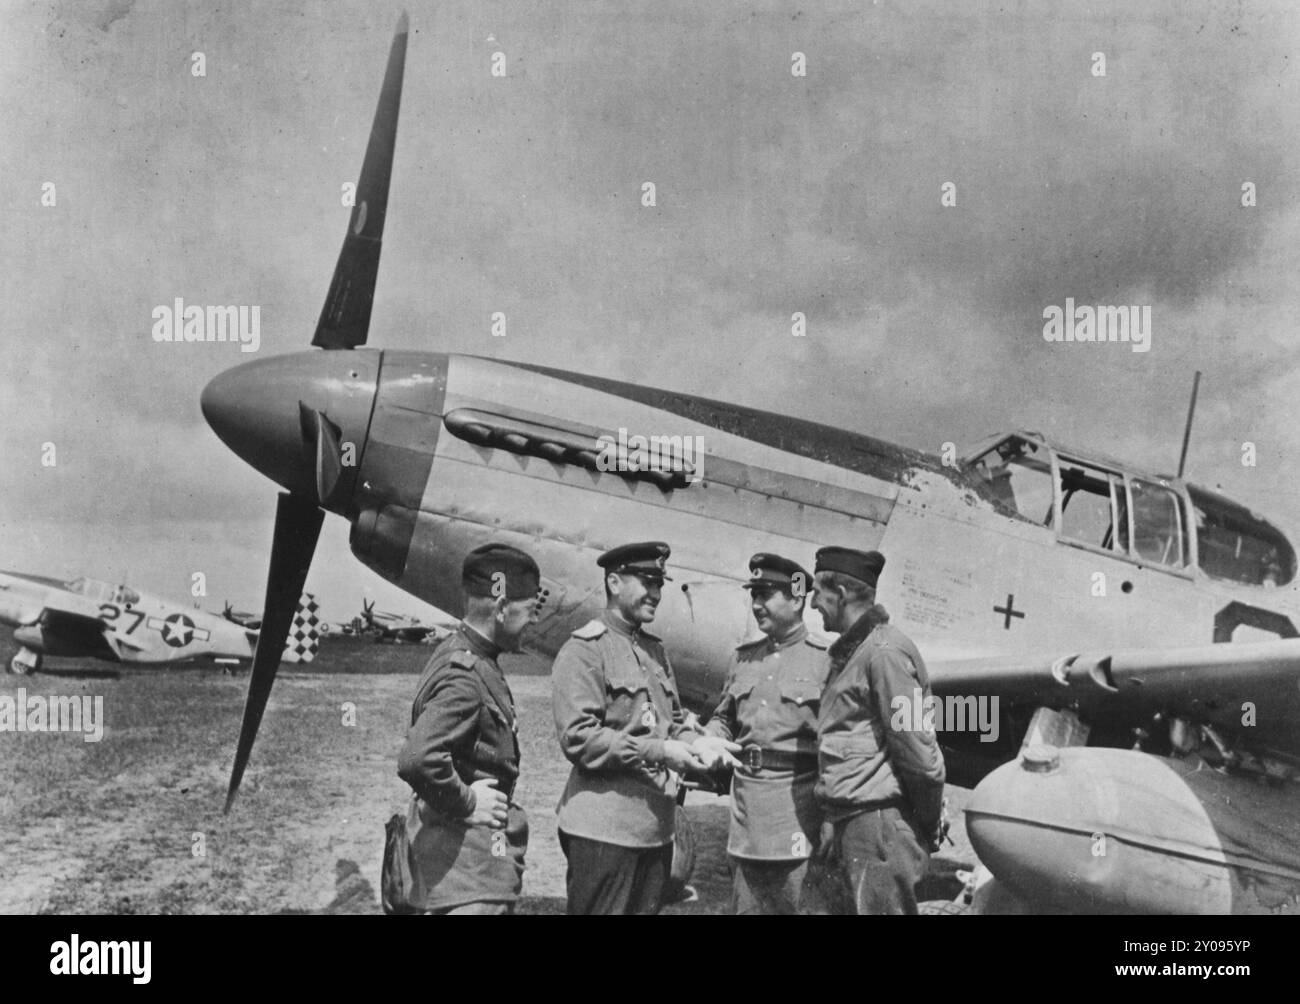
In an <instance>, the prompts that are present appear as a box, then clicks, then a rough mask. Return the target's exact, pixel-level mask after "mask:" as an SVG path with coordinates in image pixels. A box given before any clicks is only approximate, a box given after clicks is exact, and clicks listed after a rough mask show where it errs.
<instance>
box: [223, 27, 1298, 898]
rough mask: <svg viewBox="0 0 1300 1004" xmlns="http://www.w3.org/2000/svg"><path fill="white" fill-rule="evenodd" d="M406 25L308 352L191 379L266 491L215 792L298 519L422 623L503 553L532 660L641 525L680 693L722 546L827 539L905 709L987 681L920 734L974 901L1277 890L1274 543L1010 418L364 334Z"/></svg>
mask: <svg viewBox="0 0 1300 1004" xmlns="http://www.w3.org/2000/svg"><path fill="white" fill-rule="evenodd" d="M406 43H407V22H406V18H405V16H403V18H402V20H401V22H400V24H399V26H398V31H397V35H396V37H395V39H394V41H393V44H392V48H391V51H390V54H389V60H388V66H387V72H386V75H385V78H384V83H383V87H382V90H381V94H380V98H379V104H378V108H377V111H376V114H375V118H374V124H373V127H372V131H371V135H370V140H369V145H368V147H367V150H366V154H365V160H364V164H363V167H362V171H361V176H360V181H359V184H358V188H357V201H356V205H355V207H354V209H353V211H352V214H351V218H350V221H349V225H348V230H347V234H346V236H345V238H344V242H343V247H342V251H341V253H340V255H339V259H338V263H337V266H336V269H335V272H334V276H333V280H332V282H331V283H330V287H329V291H328V294H327V296H326V299H325V305H324V308H323V310H322V312H321V315H320V319H319V321H318V324H317V327H316V331H315V335H314V337H313V339H312V345H313V346H314V347H315V349H314V350H309V351H303V352H297V353H292V354H289V355H284V356H279V357H274V358H268V359H261V360H257V361H255V362H250V363H247V364H245V365H242V366H239V367H236V368H234V369H231V370H228V371H226V372H224V373H222V374H220V375H218V376H217V377H216V378H215V379H213V380H212V381H211V382H210V383H209V384H208V386H207V387H206V388H205V390H204V391H203V395H202V408H203V413H204V415H205V417H206V418H207V421H208V423H209V424H210V426H211V427H212V429H213V430H214V431H215V432H216V434H217V435H218V436H219V437H220V438H221V439H222V440H223V441H224V442H225V443H226V445H227V446H229V447H230V448H231V449H232V450H233V451H234V452H235V453H236V454H238V455H239V456H240V457H242V458H243V459H244V460H245V461H247V462H248V463H249V464H251V465H252V466H253V467H255V468H257V469H258V470H259V471H261V472H262V473H264V474H265V475H266V476H267V477H269V478H270V479H271V480H273V481H275V482H276V483H277V484H279V485H280V486H282V487H283V488H284V489H285V492H284V493H282V494H280V495H279V501H278V505H277V510H276V521H275V532H274V538H273V544H272V549H271V558H270V572H269V581H268V588H267V602H266V611H265V614H264V618H263V624H264V628H263V635H262V639H261V642H260V645H259V650H258V652H257V656H256V658H255V660H254V667H253V671H252V676H251V680H250V685H249V693H248V700H247V704H246V708H245V713H244V720H243V724H242V727H241V732H240V736H239V744H238V748H237V752H236V758H235V763H234V768H233V772H232V776H231V782H230V788H229V792H228V796H227V802H226V808H227V810H229V808H230V805H231V801H232V800H233V798H234V796H235V793H236V792H237V790H238V786H239V783H240V779H241V777H242V775H243V771H244V768H245V765H246V763H247V760H248V757H249V753H250V750H251V748H252V744H253V740H254V737H255V735H256V732H257V728H258V724H259V722H260V720H261V716H262V712H263V709H264V707H265V705H266V701H267V697H268V695H269V692H270V689H271V685H272V682H273V679H274V675H275V668H276V659H275V658H274V657H273V656H272V655H271V654H270V653H278V652H279V648H280V644H281V639H282V638H283V634H284V632H285V631H286V630H287V628H288V623H289V617H290V612H291V608H292V602H293V599H294V598H295V597H296V596H297V595H298V594H299V593H300V591H301V590H302V587H303V583H304V580H305V577H306V575H307V572H308V568H309V565H310V563H311V557H312V553H313V550H314V548H315V544H316V540H317V536H318V533H319V530H320V526H321V522H322V519H323V517H324V513H325V512H327V511H328V512H331V513H335V514H336V515H339V516H341V517H343V518H344V519H346V520H347V521H348V522H349V524H350V525H351V533H350V543H351V548H352V551H353V553H354V554H355V555H356V556H357V558H359V559H360V560H361V561H362V562H363V563H365V564H366V565H367V566H369V567H370V568H372V569H374V570H375V571H376V572H378V573H379V574H380V575H382V576H384V577H385V578H386V579H388V580H389V581H391V582H394V583H396V584H397V585H399V586H400V587H402V588H403V589H405V590H407V591H408V592H410V593H411V594H413V595H415V596H418V597H419V598H420V599H422V600H425V601H426V602H429V603H431V604H433V605H435V606H437V607H439V608H440V609H443V610H447V611H449V612H453V613H454V612H457V611H459V610H460V609H461V600H460V597H459V595H458V592H459V590H458V588H457V585H458V581H459V570H460V563H461V560H462V559H463V557H464V556H465V554H466V553H467V552H468V551H469V550H471V549H472V548H474V547H476V546H478V545H481V544H483V543H486V542H489V541H501V542H506V543H510V544H514V545H517V546H519V547H522V548H524V549H525V550H527V551H529V552H530V553H531V554H533V555H534V556H535V557H536V559H537V561H538V563H539V564H540V566H541V568H542V570H543V573H544V579H543V589H542V594H541V596H540V597H539V602H540V618H539V623H538V624H537V630H536V633H535V635H534V636H533V645H534V646H535V647H536V648H537V649H538V650H540V651H541V652H544V653H554V652H555V651H556V650H557V649H558V647H559V646H560V645H561V644H562V643H563V642H564V640H565V639H566V638H567V637H568V635H569V633H570V632H571V631H572V630H573V629H575V628H576V627H577V626H579V625H580V624H582V623H583V622H585V621H586V620H587V619H589V618H590V617H592V616H593V615H594V614H596V612H597V611H598V610H599V608H600V607H602V606H603V596H602V589H601V576H600V575H599V574H598V571H597V568H596V565H595V559H596V556H597V555H598V554H599V553H600V552H602V551H603V550H605V549H607V548H609V547H611V546H613V545H615V544H618V543H622V542H625V541H626V540H628V539H629V538H636V539H642V538H647V539H654V538H657V539H662V540H666V541H669V542H670V543H671V544H672V547H673V553H672V557H671V559H670V565H671V568H670V571H671V574H672V576H673V579H674V581H673V582H672V583H670V584H669V585H668V587H666V588H665V590H664V594H663V600H662V602H661V604H660V606H659V609H658V616H657V618H656V620H655V623H654V627H653V630H654V631H655V632H656V633H657V634H659V635H661V636H662V637H663V638H664V639H665V641H666V643H667V646H668V651H669V654H670V657H671V659H672V661H673V664H674V667H675V669H676V673H677V678H678V681H679V686H680V688H681V691H682V696H683V698H684V700H685V702H686V703H687V704H688V705H689V706H692V707H694V708H697V709H704V708H707V707H709V705H710V703H711V699H712V697H713V696H714V695H715V694H716V693H717V691H718V688H719V686H720V684H721V674H722V671H723V667H724V666H725V665H726V661H727V657H728V654H729V653H730V651H731V650H732V647H733V646H734V645H736V644H737V643H738V642H739V641H741V639H742V638H744V637H745V636H746V635H747V633H749V632H750V631H752V625H751V623H750V619H749V612H748V607H747V602H746V599H745V594H744V593H743V591H742V590H741V589H740V588H739V585H740V583H741V581H742V579H743V576H744V574H745V562H746V559H747V557H748V556H749V555H750V554H752V553H754V552H756V551H771V552H776V553H780V554H784V555H788V556H790V557H792V558H795V559H798V560H801V561H803V562H808V563H810V562H811V561H812V557H813V554H814V551H815V550H816V548H817V547H818V546H820V545H824V544H830V543H834V544H845V545H851V546H855V547H859V548H864V549H871V548H874V549H879V550H881V551H882V552H883V553H884V554H885V555H886V556H887V558H888V565H887V566H886V568H885V571H884V574H883V576H882V578H881V580H880V585H879V592H878V598H879V600H880V602H881V603H883V604H884V606H885V607H886V608H887V609H888V610H890V611H891V613H892V616H893V619H894V621H895V622H896V623H897V624H898V625H899V626H900V627H901V628H902V629H903V630H904V631H906V632H907V633H908V634H909V635H911V636H912V637H913V638H914V639H915V640H916V642H917V643H918V645H919V646H920V648H921V651H922V652H923V653H924V654H925V656H926V659H927V661H928V662H929V664H930V669H931V679H932V684H933V689H934V693H935V695H936V696H937V697H938V698H940V699H941V700H942V701H944V702H946V706H947V707H948V708H949V709H953V708H954V706H955V710H956V711H957V712H958V713H960V712H961V711H963V710H965V709H969V711H970V715H971V716H974V715H975V714H976V709H975V707H973V706H972V705H970V704H968V703H966V702H979V701H980V700H981V699H983V700H984V701H985V703H986V704H988V702H989V701H990V700H991V699H994V698H996V699H997V703H996V705H995V706H994V708H995V710H996V717H995V718H993V719H992V720H991V721H996V723H997V729H996V730H991V729H988V728H985V729H983V730H982V731H981V733H980V734H976V733H975V732H973V731H972V730H971V729H970V728H968V727H960V725H959V723H957V722H956V721H955V719H954V717H953V716H951V715H950V716H948V717H947V718H946V720H945V721H944V728H943V729H942V730H941V741H942V742H943V744H944V748H945V750H946V752H947V758H948V765H949V777H950V780H951V781H952V782H953V783H957V784H961V785H967V786H969V785H977V784H978V787H977V788H976V790H975V792H974V794H973V796H972V799H971V802H970V805H969V807H968V809H967V813H966V818H967V825H968V830H969V833H970V835H971V839H972V841H973V843H974V847H975V850H976V852H977V853H978V855H979V857H980V859H981V861H983V862H985V863H986V864H987V865H988V867H989V868H990V869H991V871H992V873H993V874H994V876H995V877H996V879H995V882H994V883H992V884H991V885H990V886H988V887H986V888H990V889H993V890H996V891H997V892H998V895H994V894H993V893H992V892H990V893H989V894H988V895H986V896H985V897H984V898H983V902H984V903H985V904H986V905H987V904H990V903H991V904H993V905H994V906H996V905H997V904H998V903H1001V904H1002V906H1003V907H1007V908H1009V907H1008V904H1012V903H1015V904H1019V907H1020V908H1029V909H1049V908H1050V909H1055V908H1063V909H1070V910H1076V911H1120V910H1135V911H1175V912H1185V913H1189V912H1228V911H1246V912H1249V911H1265V910H1272V909H1288V910H1295V909H1296V908H1297V899H1296V897H1297V895H1298V894H1300V856H1298V855H1297V853H1296V842H1295V838H1294V834H1295V833H1296V832H1297V830H1296V823H1297V822H1300V820H1298V819H1297V809H1296V806H1297V800H1296V798H1295V790H1294V785H1295V782H1296V776H1297V769H1298V768H1300V734H1298V732H1297V727H1296V724H1295V723H1296V722H1297V721H1298V720H1300V689H1298V688H1297V682H1298V681H1300V638H1297V634H1298V632H1297V629H1296V624H1297V617H1300V598H1298V597H1297V583H1296V578H1295V577H1296V553H1295V550H1294V548H1293V546H1292V545H1291V543H1290V541H1289V540H1288V538H1287V536H1286V535H1285V534H1284V533H1283V532H1282V531H1281V530H1279V529H1278V528H1276V527H1275V526H1273V525H1272V524H1271V523H1269V522H1268V521H1266V520H1265V519H1263V518H1261V517H1260V516H1258V515H1256V514H1254V513H1252V512H1251V511H1249V510H1248V509H1246V508H1245V507H1243V506H1241V505H1238V504H1237V503H1235V502H1233V501H1231V500H1230V499H1228V498H1225V497H1223V496H1221V495H1219V494H1217V493H1215V492H1212V491H1208V490H1206V489H1204V488H1201V487H1198V486H1196V485H1194V484H1192V483H1190V482H1188V481H1187V480H1185V479H1183V478H1182V477H1170V476H1165V475H1161V474H1159V473H1158V472H1153V471H1146V470H1140V469H1138V468H1136V467H1134V466H1132V465H1130V464H1126V463H1124V462H1122V461H1119V460H1114V459H1110V458H1107V457H1105V456H1102V455H1101V454H1098V453H1095V452H1092V451H1089V450H1083V449H1075V448H1072V447H1070V446H1068V445H1066V444H1064V443H1058V442H1056V441H1054V440H1051V439H1048V438H1046V437H1044V436H1041V435H1038V434H1036V433H1033V432H1028V431H1024V432H1013V433H1009V434H1005V435H1001V436H997V437H994V438H991V439H989V440H988V441H986V442H984V443H982V444H979V445H977V446H975V447H973V448H972V449H970V450H969V451H968V452H967V453H966V454H964V455H962V456H956V455H954V456H953V457H951V458H948V457H935V456H930V455H926V454H922V453H920V452H917V451H914V450H911V449H907V448H903V447H899V446H895V445H891V444H889V443H886V442H883V441H881V440H878V439H873V438H870V437H868V436H865V435H860V434H858V433H855V432H850V431H847V430H844V429H839V428H831V427H827V426H824V425H818V424H814V423H812V422H807V421H803V420H800V419H798V418H793V417H791V416H789V415H785V414H777V413H770V412H765V411H760V410H756V409H752V408H745V407H739V406H736V405H732V404H727V403H724V402H721V401H713V400H706V399H703V398H699V397H693V396H690V395H686V394H681V393H677V392H674V391H671V390H657V389H654V388H649V387H643V386H639V385H635V384H630V383H623V382H619V381H615V380H610V379H605V378H602V377H596V376H591V375H589V374H584V373H580V372H572V371H566V370H560V369H553V368H548V367H542V366H537V365H531V364H524V363H512V362H506V361H500V360H496V359H487V358H479V357H475V356H469V355H460V354H453V353H447V352H410V351H392V350H388V351H384V350H375V349H367V348H364V347H363V346H364V345H365V343H366V340H367V336H368V328H369V320H370V312H371V306H372V302H373V297H374V292H375V284H376V277H377V275H378V267H379V257H380V250H381V240H382V234H383V227H384V219H385V215H386V212H387V206H388V188H389V174H390V170H391V167H392V162H393V155H394V144H395V138H396V129H397V118H398V109H399V104H400V96H401V82H402V75H403V69H404V60H405V51H406ZM428 337H429V338H430V339H431V340H432V339H436V337H437V333H436V332H430V333H429V335H428ZM629 433H630V435H629ZM694 437H700V438H699V439H695V438H694ZM686 444H702V445H703V450H702V451H689V450H687V449H686V448H685V447H686ZM346 446H351V447H353V448H354V449H353V450H349V451H346V453H345V452H344V447H346ZM692 452H693V457H692V458H691V459H689V460H688V459H687V458H688V454H689V453H692ZM353 454H354V455H355V457H356V458H357V461H356V463H355V464H352V465H348V464H345V463H343V462H342V460H341V459H340V458H341V457H343V456H345V455H353ZM665 458H667V460H668V461H671V462H664V461H665ZM813 626H814V627H820V625H818V624H815V623H814V624H813ZM261 646H265V647H266V648H267V649H268V651H267V652H265V653H264V652H263V651H262V648H261ZM981 707H982V706H981ZM966 724H967V725H969V721H968V722H967V723H966ZM994 731H995V733H996V738H994V736H993V734H991V733H992V732H994ZM1025 742H1029V743H1030V744H1032V745H1033V746H1034V748H1035V751H1036V752H1035V755H1034V757H1032V758H1025V757H1020V756H1019V752H1020V750H1021V747H1022V744H1023V743H1025ZM1047 744H1053V745H1047ZM1062 747H1064V748H1062ZM1279 889H1280V890H1281V891H1282V893H1281V898H1280V899H1279V898H1278V895H1279V894H1278V890H1279Z"/></svg>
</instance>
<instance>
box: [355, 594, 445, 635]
mask: <svg viewBox="0 0 1300 1004" xmlns="http://www.w3.org/2000/svg"><path fill="white" fill-rule="evenodd" d="M352 633H353V634H357V635H361V634H366V633H370V634H372V635H374V637H375V640H376V641H381V642H386V641H392V642H413V643H416V644H418V643H421V642H425V641H434V642H437V641H441V640H442V639H443V638H445V637H447V635H448V634H449V633H450V630H449V629H448V628H446V627H443V626H439V625H437V624H424V623H422V622H421V621H420V620H419V618H417V617H406V616H404V615H402V614H391V613H388V612H386V611H383V610H375V601H374V600H371V601H370V602H369V603H367V602H366V601H365V599H362V601H361V613H360V614H358V615H357V616H356V617H354V618H353V619H352ZM430 636H432V637H430Z"/></svg>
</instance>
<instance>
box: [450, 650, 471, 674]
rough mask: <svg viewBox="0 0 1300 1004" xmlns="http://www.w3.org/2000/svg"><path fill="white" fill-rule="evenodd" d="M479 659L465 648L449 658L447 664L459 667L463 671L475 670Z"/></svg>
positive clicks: (453, 653) (456, 651)
mask: <svg viewBox="0 0 1300 1004" xmlns="http://www.w3.org/2000/svg"><path fill="white" fill-rule="evenodd" d="M477 661H478V657H477V656H475V655H474V653H473V652H470V651H468V650H466V649H463V648H458V649H456V650H455V651H454V652H452V653H451V655H449V656H448V657H447V663H448V665H451V666H458V667H459V668H461V669H473V668H474V664H475V663H476V662H477Z"/></svg>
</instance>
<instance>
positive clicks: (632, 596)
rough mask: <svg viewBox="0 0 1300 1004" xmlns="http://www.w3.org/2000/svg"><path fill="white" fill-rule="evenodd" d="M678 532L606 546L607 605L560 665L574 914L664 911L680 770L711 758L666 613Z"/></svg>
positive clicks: (563, 840)
mask: <svg viewBox="0 0 1300 1004" xmlns="http://www.w3.org/2000/svg"><path fill="white" fill-rule="evenodd" d="M669 553H670V551H669V547H668V545H667V544H663V543H659V542H657V541H653V542H650V543H644V544H625V545H623V546H621V547H616V548H614V549H613V550H611V551H607V552H605V553H604V554H602V555H601V556H600V558H599V559H598V560H597V564H598V565H599V566H600V567H601V568H602V569H603V570H604V572H605V610H604V612H603V613H602V614H601V616H600V617H598V618H596V619H595V620H593V621H590V622H589V623H587V624H586V625H584V626H583V627H580V628H579V629H578V630H577V631H574V632H573V635H572V636H571V637H570V638H569V640H568V641H566V642H565V643H564V645H563V647H561V649H560V651H559V653H558V654H557V655H556V657H555V665H554V667H553V669H552V671H551V677H552V687H553V691H552V700H553V707H554V711H555V729H556V732H557V733H558V735H559V740H560V748H561V750H562V751H563V752H564V755H565V757H567V758H568V760H569V762H570V763H572V764H573V768H572V770H571V771H570V773H569V781H568V784H567V785H566V786H565V788H564V793H563V794H562V795H561V796H560V803H559V807H558V809H557V812H558V816H559V820H558V822H559V830H560V846H561V848H562V849H563V850H564V855H565V858H566V859H567V860H568V873H567V876H566V886H567V891H568V912H569V913H570V914H593V913H594V914H654V913H658V912H659V910H660V908H661V907H662V906H663V899H664V890H665V885H666V884H667V881H668V878H669V874H670V869H671V867H672V856H673V833H674V822H675V813H676V798H675V795H676V788H677V776H676V775H677V773H681V772H685V771H687V770H702V769H703V768H704V766H705V764H704V762H703V761H702V760H701V759H699V758H698V757H697V756H696V755H695V754H694V753H693V752H692V751H691V749H690V747H689V745H688V744H689V743H691V742H693V741H694V740H696V739H698V738H699V736H700V733H699V732H698V731H696V730H694V729H693V728H692V727H691V726H688V725H687V724H686V718H685V713H684V712H683V710H682V705H681V701H680V700H679V699H678V695H677V684H676V682H675V681H674V679H673V671H672V667H671V666H670V665H669V664H668V657H667V655H666V654H665V653H664V649H663V645H662V644H661V643H660V641H659V639H658V638H656V637H655V636H654V635H652V634H650V633H648V632H647V631H645V630H643V628H642V626H643V625H645V624H648V623H650V622H651V621H652V620H654V616H655V608H656V607H657V606H658V605H659V597H660V593H661V590H662V588H663V583H664V581H665V580H666V578H667V576H666V575H665V574H664V572H665V567H664V566H665V561H666V560H667V558H668V555H669Z"/></svg>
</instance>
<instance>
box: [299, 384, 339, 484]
mask: <svg viewBox="0 0 1300 1004" xmlns="http://www.w3.org/2000/svg"><path fill="white" fill-rule="evenodd" d="M298 419H299V421H300V422H301V423H302V442H303V447H304V448H305V449H306V451H307V462H308V463H309V464H311V465H312V466H313V468H314V470H315V471H316V504H317V505H319V506H322V507H324V506H327V505H328V504H329V501H330V498H331V496H333V494H334V489H335V488H337V487H338V484H339V477H340V476H341V475H342V474H343V461H342V458H341V454H340V450H339V430H338V427H337V426H336V425H335V424H334V423H333V422H331V421H330V420H329V419H328V418H326V417H325V416H324V415H322V414H321V413H320V412H319V411H317V410H316V409H314V408H309V407H307V405H305V404H303V403H302V402H301V401H299V402H298Z"/></svg>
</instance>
